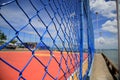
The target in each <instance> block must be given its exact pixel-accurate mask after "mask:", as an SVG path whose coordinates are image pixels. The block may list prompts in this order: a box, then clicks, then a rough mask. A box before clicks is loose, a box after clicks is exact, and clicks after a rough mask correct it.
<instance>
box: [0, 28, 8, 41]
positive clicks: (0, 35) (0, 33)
mask: <svg viewBox="0 0 120 80" xmlns="http://www.w3.org/2000/svg"><path fill="white" fill-rule="evenodd" d="M6 39H7V36H6V35H5V34H4V33H3V32H2V31H1V30H0V40H6Z"/></svg>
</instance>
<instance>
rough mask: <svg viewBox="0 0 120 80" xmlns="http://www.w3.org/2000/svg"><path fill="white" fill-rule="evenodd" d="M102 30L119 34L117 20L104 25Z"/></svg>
mask: <svg viewBox="0 0 120 80" xmlns="http://www.w3.org/2000/svg"><path fill="white" fill-rule="evenodd" d="M102 30H105V31H109V32H112V33H117V20H116V19H114V20H108V21H106V22H105V23H104V24H102Z"/></svg>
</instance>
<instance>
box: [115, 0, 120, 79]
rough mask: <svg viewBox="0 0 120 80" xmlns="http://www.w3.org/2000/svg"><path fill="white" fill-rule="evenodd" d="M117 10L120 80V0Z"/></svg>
mask: <svg viewBox="0 0 120 80" xmlns="http://www.w3.org/2000/svg"><path fill="white" fill-rule="evenodd" d="M116 8H117V27H118V68H119V80H120V0H116Z"/></svg>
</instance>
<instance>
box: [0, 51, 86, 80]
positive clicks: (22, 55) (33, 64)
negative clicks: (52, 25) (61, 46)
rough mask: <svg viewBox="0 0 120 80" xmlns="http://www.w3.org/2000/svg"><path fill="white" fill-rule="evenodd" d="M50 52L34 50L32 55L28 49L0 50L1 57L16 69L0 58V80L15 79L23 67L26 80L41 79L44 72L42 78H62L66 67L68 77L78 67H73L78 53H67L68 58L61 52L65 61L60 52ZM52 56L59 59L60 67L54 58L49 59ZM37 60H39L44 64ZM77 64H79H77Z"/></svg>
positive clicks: (48, 79) (45, 79)
mask: <svg viewBox="0 0 120 80" xmlns="http://www.w3.org/2000/svg"><path fill="white" fill-rule="evenodd" d="M52 54H53V55H52V56H51V55H50V52H49V51H47V50H42V51H35V53H34V56H32V54H31V52H30V51H0V57H1V59H2V60H4V61H6V62H7V63H9V64H10V65H11V66H14V68H16V69H17V70H18V71H16V70H15V69H13V68H12V67H10V66H8V65H6V64H5V63H4V62H3V61H2V60H1V59H0V66H1V68H0V75H1V77H0V80H17V79H18V78H19V73H20V71H22V70H23V69H24V71H23V72H22V76H23V77H24V78H25V79H27V80H41V79H42V78H44V77H43V76H44V74H46V72H47V74H46V77H45V78H44V80H53V79H55V78H57V79H61V80H63V78H65V77H64V73H63V72H62V70H64V71H67V68H68V67H69V69H70V70H69V71H70V72H66V75H65V76H66V77H67V78H68V77H69V76H70V75H71V74H72V73H73V72H74V71H75V69H77V68H78V67H75V66H76V61H75V60H74V59H73V58H75V57H78V56H79V54H73V53H68V54H69V56H70V58H69V57H68V54H67V53H66V52H62V54H63V56H64V58H65V59H66V61H67V63H66V62H65V60H64V59H63V58H62V59H61V53H60V52H58V51H53V52H52ZM53 56H54V57H55V58H56V60H57V61H58V62H60V60H61V63H60V65H61V68H60V65H58V63H57V61H56V60H55V59H54V58H52V59H51V60H50V57H53ZM36 58H37V59H38V60H37V59H36ZM86 58H87V54H84V60H85V59H86ZM30 59H31V60H30ZM70 59H71V60H70ZM29 60H30V63H29V64H28V65H27V66H26V68H25V67H24V66H25V65H26V64H27V63H28V61H29ZM78 60H79V59H78ZM39 61H41V62H42V64H43V65H44V66H43V65H42V64H41V63H40V62H39ZM49 61H50V63H49ZM70 61H72V62H70ZM48 63H49V66H48V67H47V71H46V69H45V66H47V65H48ZM66 64H67V65H68V66H67V65H66ZM77 65H78V66H79V64H77ZM61 69H62V70H61ZM49 74H50V75H49ZM56 74H57V75H56Z"/></svg>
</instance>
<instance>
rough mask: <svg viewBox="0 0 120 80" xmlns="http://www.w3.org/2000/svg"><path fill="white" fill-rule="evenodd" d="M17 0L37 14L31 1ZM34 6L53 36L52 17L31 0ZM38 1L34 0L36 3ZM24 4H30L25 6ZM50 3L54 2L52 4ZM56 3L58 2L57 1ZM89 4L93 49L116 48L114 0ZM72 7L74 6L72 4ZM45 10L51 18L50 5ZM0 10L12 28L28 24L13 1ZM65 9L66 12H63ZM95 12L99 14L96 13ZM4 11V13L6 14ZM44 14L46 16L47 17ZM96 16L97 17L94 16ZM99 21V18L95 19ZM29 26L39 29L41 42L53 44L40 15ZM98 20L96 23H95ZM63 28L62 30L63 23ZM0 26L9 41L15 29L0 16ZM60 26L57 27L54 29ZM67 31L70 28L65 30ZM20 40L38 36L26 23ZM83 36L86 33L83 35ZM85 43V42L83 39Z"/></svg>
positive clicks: (33, 39) (28, 12) (54, 32)
mask: <svg viewBox="0 0 120 80" xmlns="http://www.w3.org/2000/svg"><path fill="white" fill-rule="evenodd" d="M7 1H9V0H2V2H0V4H3V3H4V2H7ZM23 1H24V0H19V3H20V5H21V6H22V8H24V10H25V11H26V13H27V15H28V17H30V18H31V17H33V15H35V14H36V11H35V9H34V8H33V7H32V6H31V5H30V2H29V1H28V0H26V1H24V3H23ZM32 1H33V4H34V5H35V7H36V8H37V9H38V10H40V9H41V12H40V14H39V15H40V16H41V18H42V19H43V21H44V22H45V24H46V26H50V27H49V28H48V30H49V31H50V34H52V37H54V38H55V37H56V33H57V32H56V30H55V27H54V25H53V24H51V19H50V18H49V17H48V14H47V13H46V11H45V10H42V8H43V5H42V4H40V2H39V0H32ZM36 1H37V2H36ZM43 1H44V3H46V4H48V2H47V0H43ZM26 3H29V4H27V5H26ZM52 4H53V3H52ZM56 4H57V6H58V3H56ZM90 7H91V16H92V19H93V20H92V22H93V27H94V34H95V48H96V49H98V48H99V49H101V48H103V49H116V48H117V45H118V43H117V21H116V4H115V1H108V0H107V1H105V0H90ZM71 8H73V9H74V6H73V7H71ZM47 9H48V10H49V12H50V15H51V16H52V17H54V13H53V12H52V10H51V9H50V7H47ZM53 9H55V6H53ZM71 10H72V9H71ZM0 12H1V13H2V15H3V16H5V18H6V19H7V20H8V21H9V22H10V23H11V24H12V25H13V26H14V27H15V29H17V30H19V29H21V28H22V27H23V26H25V25H26V24H28V19H27V17H26V16H25V14H24V13H23V12H22V11H21V10H20V8H19V7H18V6H17V5H16V3H15V2H13V3H12V4H9V5H7V6H3V8H1V10H0ZM64 12H65V11H64ZM96 12H98V13H99V14H98V15H97V16H96V14H95V13H96ZM6 13H7V14H6ZM74 15H75V12H74V11H73V12H72V11H71V14H70V16H71V17H72V16H74ZM56 16H57V18H58V20H60V17H59V16H58V14H57V15H56ZM46 17H47V18H46ZM96 17H98V18H96ZM97 20H98V21H97ZM54 21H55V24H56V26H59V24H58V23H57V21H56V20H54ZM31 23H32V25H33V26H35V28H36V30H37V31H38V32H40V34H41V35H42V36H44V41H45V42H46V43H47V44H48V45H52V43H50V41H52V40H51V39H50V38H49V37H50V36H49V35H48V33H47V34H45V35H44V33H45V30H46V28H45V27H44V24H43V23H42V22H41V21H40V20H39V18H38V17H37V16H36V17H34V18H33V19H32V21H31ZM97 23H98V26H97ZM62 28H63V29H64V27H63V25H62ZM0 29H1V30H2V31H3V32H5V34H6V35H8V39H9V40H10V39H11V38H12V37H13V36H14V34H15V31H14V30H12V29H11V28H10V26H8V24H6V23H5V21H4V20H3V19H2V18H1V17H0ZM57 29H59V28H57ZM66 32H67V33H69V31H66ZM60 34H61V36H62V37H63V34H62V31H60ZM19 36H20V38H21V40H23V41H26V42H27V41H30V42H31V41H33V42H36V41H37V42H39V37H38V35H37V34H36V32H35V31H34V30H33V28H31V25H29V24H28V25H27V27H26V28H25V29H24V30H22V31H21V33H20V34H19ZM84 38H85V36H84ZM57 39H58V40H57V41H58V43H59V44H61V43H60V41H59V40H60V39H59V38H57ZM84 41H85V43H84V44H85V45H86V41H87V40H85V39H84Z"/></svg>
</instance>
